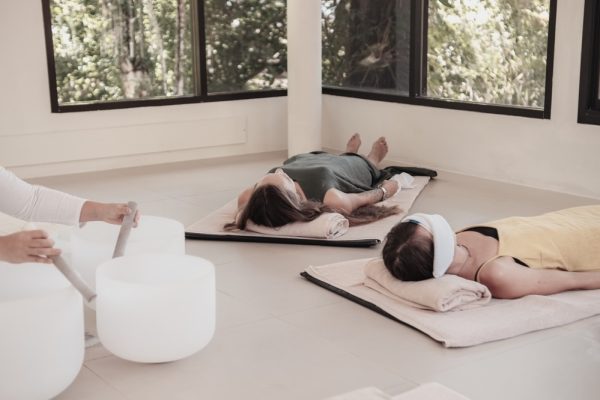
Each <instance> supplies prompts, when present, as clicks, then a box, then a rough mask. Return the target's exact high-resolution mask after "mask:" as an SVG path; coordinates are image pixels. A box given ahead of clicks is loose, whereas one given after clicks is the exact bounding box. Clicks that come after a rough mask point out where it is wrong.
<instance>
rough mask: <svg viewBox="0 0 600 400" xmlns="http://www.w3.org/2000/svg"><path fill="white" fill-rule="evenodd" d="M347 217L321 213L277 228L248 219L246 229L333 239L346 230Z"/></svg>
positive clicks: (265, 232)
mask: <svg viewBox="0 0 600 400" xmlns="http://www.w3.org/2000/svg"><path fill="white" fill-rule="evenodd" d="M349 226H350V224H349V222H348V219H346V217H344V216H343V215H342V214H338V213H323V214H321V215H319V216H318V217H317V218H315V219H314V220H312V221H310V222H293V223H291V224H287V225H284V226H280V227H279V228H269V227H267V226H262V225H257V224H255V223H253V222H252V221H250V220H248V223H247V224H246V230H249V231H252V232H258V233H262V234H264V235H276V236H300V237H311V238H321V239H335V238H338V237H340V236H342V235H343V234H344V233H346V232H348V228H349Z"/></svg>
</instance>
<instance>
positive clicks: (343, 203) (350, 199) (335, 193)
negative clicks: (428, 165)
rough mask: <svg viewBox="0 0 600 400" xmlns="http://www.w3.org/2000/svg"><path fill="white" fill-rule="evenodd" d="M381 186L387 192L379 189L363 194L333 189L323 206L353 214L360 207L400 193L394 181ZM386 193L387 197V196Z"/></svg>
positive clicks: (385, 182) (327, 195) (326, 195)
mask: <svg viewBox="0 0 600 400" xmlns="http://www.w3.org/2000/svg"><path fill="white" fill-rule="evenodd" d="M381 186H382V187H383V188H385V192H384V191H383V190H381V189H379V188H377V189H373V190H369V191H366V192H362V193H344V192H342V191H340V190H338V189H334V188H332V189H329V190H328V191H327V193H325V197H324V198H323V204H325V205H326V206H328V207H331V208H332V209H334V210H340V211H343V212H344V213H346V214H351V213H352V211H354V210H356V209H357V208H359V207H362V206H366V205H368V204H375V203H378V202H380V201H382V200H385V199H387V198H389V197H390V196H393V195H394V194H395V193H396V192H397V191H398V182H397V181H394V180H387V181H383V183H382V184H381ZM386 192H387V195H385V193H386ZM384 195H385V196H384ZM384 197H385V198H384Z"/></svg>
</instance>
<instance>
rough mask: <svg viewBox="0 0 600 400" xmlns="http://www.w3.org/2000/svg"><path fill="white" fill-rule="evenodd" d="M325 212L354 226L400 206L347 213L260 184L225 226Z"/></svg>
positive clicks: (289, 219)
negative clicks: (346, 219)
mask: <svg viewBox="0 0 600 400" xmlns="http://www.w3.org/2000/svg"><path fill="white" fill-rule="evenodd" d="M324 212H338V213H340V214H342V215H344V216H345V217H346V218H348V221H349V222H350V226H355V225H361V224H366V223H369V222H373V221H377V220H379V219H381V218H384V217H387V216H390V215H393V214H397V213H398V212H400V209H399V208H398V207H386V206H374V205H367V206H363V207H359V208H357V209H356V210H354V211H353V212H352V213H351V214H346V213H344V212H342V211H340V210H335V209H333V208H330V207H328V206H326V205H324V204H323V203H320V202H317V201H311V200H303V201H300V200H298V198H297V196H295V195H294V194H292V193H288V192H286V191H283V190H281V189H280V188H279V187H278V186H275V185H261V186H258V187H257V188H256V189H254V192H253V193H252V196H250V199H249V200H248V203H246V206H245V207H244V210H243V211H242V212H241V214H240V215H239V217H238V218H237V220H236V221H235V222H232V223H229V224H226V225H225V229H226V230H233V229H245V228H246V224H247V223H248V220H249V219H250V220H252V222H254V223H255V224H258V225H263V226H268V227H272V228H277V227H279V226H283V225H286V224H289V223H292V222H309V221H312V220H314V219H315V218H317V217H318V216H319V215H321V214H323V213H324Z"/></svg>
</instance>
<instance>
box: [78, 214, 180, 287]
mask: <svg viewBox="0 0 600 400" xmlns="http://www.w3.org/2000/svg"><path fill="white" fill-rule="evenodd" d="M119 229H120V227H119V226H118V225H111V224H106V223H103V222H88V223H87V224H85V225H84V226H83V227H81V228H79V229H76V230H75V231H74V233H73V236H72V238H71V253H72V257H71V259H72V263H71V265H72V266H73V268H75V269H76V270H77V271H79V273H80V274H81V275H82V277H83V278H84V279H85V281H86V282H87V283H88V284H89V285H90V287H91V288H92V289H95V288H96V269H97V268H98V266H99V265H100V264H101V263H103V262H105V261H108V260H110V259H111V258H112V255H113V250H114V248H115V243H116V241H117V236H118V235H119ZM142 253H170V254H185V229H184V226H183V225H182V224H181V223H180V222H178V221H176V220H173V219H169V218H163V217H155V216H151V215H142V216H141V218H140V222H139V224H138V226H137V227H136V228H134V229H132V230H131V234H130V236H129V240H128V242H127V248H126V250H125V255H133V254H142Z"/></svg>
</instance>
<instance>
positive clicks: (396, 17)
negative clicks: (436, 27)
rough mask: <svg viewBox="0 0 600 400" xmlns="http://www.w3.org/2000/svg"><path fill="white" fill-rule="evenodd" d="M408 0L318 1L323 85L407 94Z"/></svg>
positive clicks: (408, 52) (408, 50)
mask: <svg viewBox="0 0 600 400" xmlns="http://www.w3.org/2000/svg"><path fill="white" fill-rule="evenodd" d="M410 3H411V2H410V0H378V1H364V0H323V1H322V24H323V29H322V32H323V84H324V85H328V86H338V87H345V88H355V89H368V90H369V91H373V90H372V89H375V90H376V91H378V92H393V93H396V94H398V93H400V94H403V95H408V88H409V84H408V82H409V65H410Z"/></svg>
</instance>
